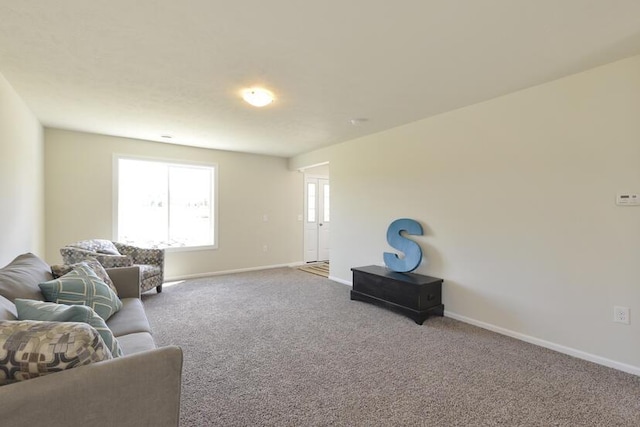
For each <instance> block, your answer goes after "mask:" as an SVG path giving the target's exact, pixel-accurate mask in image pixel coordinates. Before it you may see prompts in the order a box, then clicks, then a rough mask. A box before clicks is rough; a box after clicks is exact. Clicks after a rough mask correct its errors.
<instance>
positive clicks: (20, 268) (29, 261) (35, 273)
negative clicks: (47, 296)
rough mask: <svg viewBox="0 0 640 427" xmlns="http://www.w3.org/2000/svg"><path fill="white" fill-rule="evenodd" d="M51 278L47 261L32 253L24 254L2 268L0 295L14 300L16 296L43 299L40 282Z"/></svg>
mask: <svg viewBox="0 0 640 427" xmlns="http://www.w3.org/2000/svg"><path fill="white" fill-rule="evenodd" d="M51 278H52V276H51V269H50V268H49V266H48V265H47V263H45V262H44V261H42V260H41V259H40V258H38V257H37V256H35V255H34V254H32V253H26V254H22V255H20V256H18V257H17V258H16V259H14V260H13V261H11V262H10V263H9V265H7V266H6V267H4V268H0V295H2V296H3V297H5V298H6V299H8V300H9V301H12V302H13V300H14V299H16V298H29V299H38V300H42V299H43V298H42V294H41V293H40V289H39V288H38V283H40V282H44V281H47V280H51Z"/></svg>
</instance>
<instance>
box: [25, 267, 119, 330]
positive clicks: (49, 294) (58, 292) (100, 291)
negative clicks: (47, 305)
mask: <svg viewBox="0 0 640 427" xmlns="http://www.w3.org/2000/svg"><path fill="white" fill-rule="evenodd" d="M38 286H40V290H41V291H42V294H43V295H44V299H45V300H46V301H49V302H55V303H57V304H69V305H75V304H79V305H87V306H89V307H91V308H92V309H94V310H95V312H96V313H98V316H100V317H102V318H103V319H104V320H107V319H109V317H111V316H112V315H113V314H114V313H116V312H117V311H118V310H120V309H121V308H122V301H120V299H118V296H117V295H116V294H115V292H113V291H112V290H111V288H110V287H109V286H107V284H106V283H104V282H103V281H102V280H100V278H99V277H98V276H96V273H94V272H93V270H91V269H90V268H89V267H87V266H84V265H80V266H78V267H76V268H75V269H74V270H73V271H71V272H69V273H67V274H65V275H64V276H62V277H60V278H58V279H55V280H50V281H48V282H44V283H40V284H39V285H38Z"/></svg>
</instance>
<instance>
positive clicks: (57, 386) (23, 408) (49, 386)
mask: <svg viewBox="0 0 640 427" xmlns="http://www.w3.org/2000/svg"><path fill="white" fill-rule="evenodd" d="M181 377H182V350H181V349H180V348H179V347H175V346H171V347H162V348H158V349H155V350H149V351H145V352H142V353H137V354H132V355H130V356H125V357H118V358H116V359H111V360H106V361H104V362H99V363H94V364H91V365H86V366H81V367H78V368H73V369H69V370H66V371H62V372H57V373H55V374H49V375H46V376H43V377H39V378H34V379H31V380H27V381H21V382H18V383H14V384H9V385H5V386H2V387H0V402H2V404H1V405H0V420H2V424H3V425H8V426H9V425H10V426H15V427H22V426H25V427H26V426H36V425H43V424H47V425H69V426H81V425H114V426H119V427H138V426H154V427H155V426H158V427H169V426H172V427H175V426H177V425H178V421H179V415H180V388H181Z"/></svg>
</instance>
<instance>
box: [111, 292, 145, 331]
mask: <svg viewBox="0 0 640 427" xmlns="http://www.w3.org/2000/svg"><path fill="white" fill-rule="evenodd" d="M107 326H108V327H109V329H111V332H113V335H114V336H115V337H120V336H122V335H127V334H133V333H136V332H151V326H149V320H147V315H146V314H145V312H144V307H143V305H142V301H140V299H139V298H123V299H122V308H121V309H120V310H119V311H118V312H117V313H116V314H114V315H113V316H111V317H110V318H109V320H108V321H107Z"/></svg>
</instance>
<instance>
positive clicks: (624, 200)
mask: <svg viewBox="0 0 640 427" xmlns="http://www.w3.org/2000/svg"><path fill="white" fill-rule="evenodd" d="M616 205H618V206H638V205H640V198H638V195H637V194H635V193H618V194H617V195H616Z"/></svg>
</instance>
